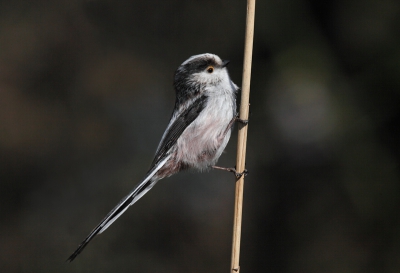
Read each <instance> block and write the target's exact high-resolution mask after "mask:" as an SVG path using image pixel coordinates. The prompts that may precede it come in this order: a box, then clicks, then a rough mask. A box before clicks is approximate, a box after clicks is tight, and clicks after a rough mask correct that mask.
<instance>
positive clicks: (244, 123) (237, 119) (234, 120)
mask: <svg viewBox="0 0 400 273" xmlns="http://www.w3.org/2000/svg"><path fill="white" fill-rule="evenodd" d="M235 122H240V123H241V124H243V125H247V124H249V120H248V119H240V118H239V113H238V114H236V115H235V116H234V117H233V118H232V120H231V121H230V122H229V124H228V126H226V129H225V132H224V135H226V133H227V132H228V131H229V130H230V129H231V128H232V126H233V124H235Z"/></svg>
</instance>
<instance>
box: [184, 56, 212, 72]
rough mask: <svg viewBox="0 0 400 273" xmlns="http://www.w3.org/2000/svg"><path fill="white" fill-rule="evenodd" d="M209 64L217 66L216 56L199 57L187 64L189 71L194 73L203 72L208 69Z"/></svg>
mask: <svg viewBox="0 0 400 273" xmlns="http://www.w3.org/2000/svg"><path fill="white" fill-rule="evenodd" d="M209 66H214V67H215V66H217V63H216V62H215V60H214V58H207V59H204V58H199V59H196V60H193V61H191V62H190V63H187V64H186V65H185V68H186V70H187V71H191V72H193V73H196V72H201V71H204V70H206V69H207V67H209Z"/></svg>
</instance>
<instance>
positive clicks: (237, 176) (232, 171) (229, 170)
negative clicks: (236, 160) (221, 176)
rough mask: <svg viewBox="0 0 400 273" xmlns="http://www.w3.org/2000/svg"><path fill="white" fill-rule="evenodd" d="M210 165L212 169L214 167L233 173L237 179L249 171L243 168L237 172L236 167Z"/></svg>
mask: <svg viewBox="0 0 400 273" xmlns="http://www.w3.org/2000/svg"><path fill="white" fill-rule="evenodd" d="M211 167H212V168H213V169H216V170H221V171H227V172H231V173H234V174H235V176H236V178H237V179H239V178H241V177H242V176H243V175H244V176H246V175H247V174H248V173H249V172H248V171H247V169H244V171H243V172H241V173H238V172H237V171H236V168H226V167H219V166H211Z"/></svg>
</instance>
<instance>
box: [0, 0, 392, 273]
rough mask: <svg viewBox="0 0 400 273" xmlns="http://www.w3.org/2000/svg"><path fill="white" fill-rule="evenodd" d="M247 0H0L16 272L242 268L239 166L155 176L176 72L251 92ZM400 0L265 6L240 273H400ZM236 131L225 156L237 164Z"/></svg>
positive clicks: (8, 251)
mask: <svg viewBox="0 0 400 273" xmlns="http://www.w3.org/2000/svg"><path fill="white" fill-rule="evenodd" d="M245 15H246V3H245V1H228V0H216V1H215V0H214V1H198V0H197V1H196V0H191V1H182V0H181V1H178V0H169V1H165V0H147V1H111V0H87V1H79V0H75V1H74V0H72V1H71V0H68V1H64V0H61V1H45V0H41V1H26V0H25V1H23V0H17V1H0V94H1V96H0V208H1V215H0V218H1V221H0V234H1V235H0V241H1V243H0V268H1V271H2V272H160V271H162V272H228V270H229V267H230V255H231V236H232V221H233V220H232V219H233V202H234V178H233V176H232V175H231V174H226V173H224V172H218V171H211V172H208V173H203V174H198V173H192V172H187V173H182V174H178V175H175V176H173V177H171V178H168V179H165V180H162V181H161V182H160V183H159V184H158V185H157V186H156V187H155V188H154V189H153V190H152V191H151V192H150V193H149V194H147V195H146V196H145V197H144V198H142V199H141V200H140V201H139V202H138V203H136V204H135V206H133V207H132V208H130V209H129V210H128V211H127V213H126V214H124V215H123V216H122V217H121V218H120V219H119V220H118V221H117V222H115V224H113V225H112V226H111V227H110V228H109V229H108V230H107V231H106V232H105V233H104V234H102V235H101V236H98V237H96V239H95V240H94V241H93V242H92V243H91V244H90V245H89V246H88V247H87V248H86V249H85V251H84V252H82V254H81V255H80V256H79V257H78V258H77V259H76V260H75V261H74V262H73V263H71V264H68V263H64V261H65V260H66V259H67V258H68V256H69V255H70V254H71V253H72V252H73V251H74V250H75V248H76V247H77V246H78V244H79V243H80V242H81V241H82V240H83V239H84V238H85V236H86V235H87V234H88V233H89V232H90V231H91V229H92V228H93V227H94V226H95V225H96V224H98V222H99V221H100V220H101V219H102V218H103V217H104V216H105V215H106V214H107V213H108V211H109V210H110V209H111V208H113V207H114V205H116V203H117V202H118V201H119V200H120V198H122V197H123V196H125V195H126V194H127V193H128V192H129V191H130V190H131V189H132V188H133V186H134V185H135V184H136V183H137V182H139V180H140V179H141V178H142V177H143V175H144V174H145V172H146V171H147V168H148V167H149V165H150V162H151V161H152V156H153V154H154V152H155V149H156V147H157V145H158V141H159V140H160V138H161V136H162V133H163V131H164V129H165V128H166V125H167V123H168V120H169V117H170V114H171V112H172V108H173V104H174V99H175V94H174V90H173V88H172V78H173V73H174V71H175V69H176V68H177V67H178V66H179V65H180V64H181V63H182V62H183V61H184V60H186V59H187V58H188V57H189V56H191V55H195V54H199V53H205V52H211V53H215V54H218V55H219V56H221V57H222V58H224V59H229V60H231V64H230V66H229V71H230V74H231V77H232V79H233V80H234V81H235V82H236V83H237V84H238V85H239V86H240V85H241V74H242V60H243V45H244V29H245ZM399 26H400V2H399V1H397V0H380V1H378V0H363V1H361V0H347V1H342V0H339V1H315V0H311V1H306V0H292V1H278V0H272V1H258V2H257V5H256V25H255V41H254V55H253V73H252V85H251V99H250V100H251V117H250V120H251V121H250V125H249V135H248V149H247V169H248V170H249V171H250V175H248V176H247V177H246V184H245V196H244V202H245V203H244V211H243V212H244V219H243V232H242V247H241V261H240V264H241V272H277V273H278V272H293V273H297V272H307V273H309V272H312V273H313V272H315V273H316V272H363V273H369V272H393V273H394V272H400V217H399V209H400V189H399V188H400V187H399V182H400V181H399V178H400V172H399V162H400V158H399V157H400V146H399V138H400V131H399V120H400V107H399V105H400V104H399V103H400V29H399ZM236 140H237V137H236V131H235V133H234V134H233V137H232V139H231V141H230V144H229V145H228V147H227V149H226V153H225V154H223V156H222V157H221V159H220V161H219V165H221V166H233V165H234V164H235V160H236V154H235V152H236Z"/></svg>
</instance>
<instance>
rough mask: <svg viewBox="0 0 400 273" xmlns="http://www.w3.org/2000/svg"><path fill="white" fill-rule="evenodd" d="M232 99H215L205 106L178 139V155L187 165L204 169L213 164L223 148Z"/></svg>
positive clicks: (228, 136) (229, 119)
mask: <svg viewBox="0 0 400 273" xmlns="http://www.w3.org/2000/svg"><path fill="white" fill-rule="evenodd" d="M234 111H235V109H234V107H233V103H232V101H226V100H225V101H215V102H214V103H213V104H211V105H207V106H206V107H205V109H204V110H203V111H202V112H201V113H200V115H199V116H198V118H197V119H196V120H195V121H194V122H193V123H192V124H191V125H189V126H188V127H187V128H186V130H185V131H184V132H183V133H182V135H181V137H180V138H179V139H178V141H177V157H178V158H179V160H180V161H181V162H182V163H184V164H185V165H186V166H188V167H191V168H196V169H200V170H203V169H207V168H208V167H210V166H212V165H214V164H215V163H216V161H217V160H218V158H219V157H220V156H221V154H222V152H223V150H224V149H225V147H226V145H227V143H228V141H229V138H230V135H231V129H230V128H228V126H229V124H230V122H231V120H232V118H233V116H234Z"/></svg>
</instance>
